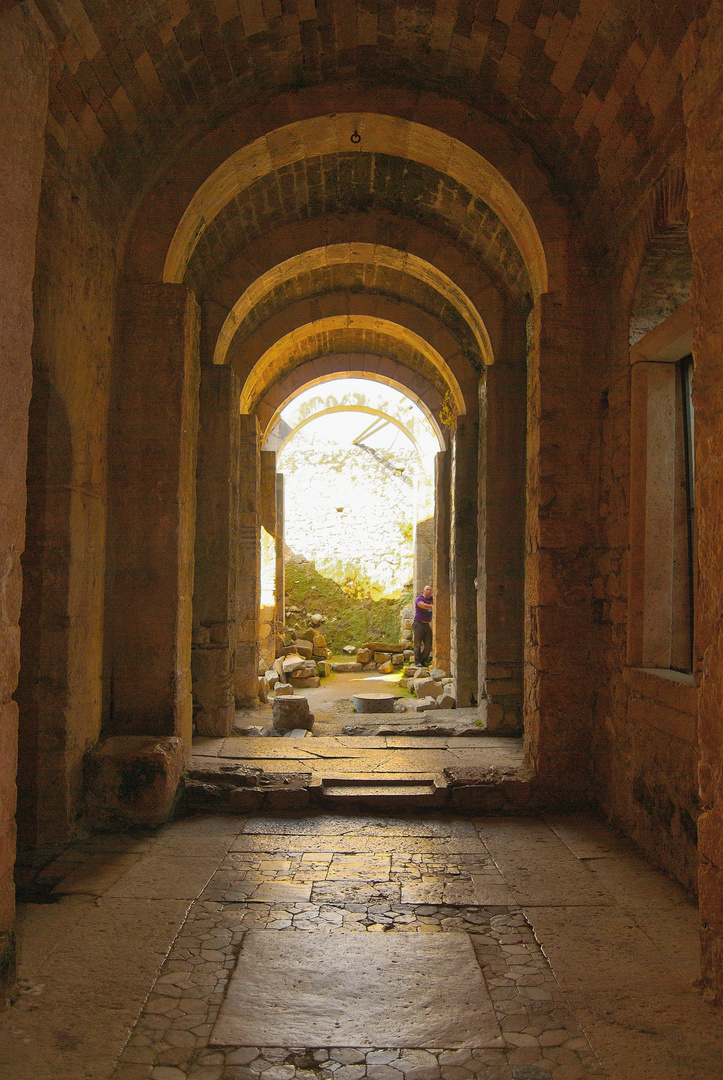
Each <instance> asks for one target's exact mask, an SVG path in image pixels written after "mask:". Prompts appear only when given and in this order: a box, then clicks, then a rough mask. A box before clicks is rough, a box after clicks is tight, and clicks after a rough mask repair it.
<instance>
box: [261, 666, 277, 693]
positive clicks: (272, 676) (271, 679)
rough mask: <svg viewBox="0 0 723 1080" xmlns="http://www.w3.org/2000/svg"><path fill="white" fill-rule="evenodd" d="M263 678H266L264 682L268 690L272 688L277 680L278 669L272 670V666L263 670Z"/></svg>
mask: <svg viewBox="0 0 723 1080" xmlns="http://www.w3.org/2000/svg"><path fill="white" fill-rule="evenodd" d="M264 679H265V680H266V684H267V686H268V688H269V690H273V688H274V687H275V686H276V684H277V682H278V681H279V673H278V671H274V669H273V668H269V670H268V671H265V672H264Z"/></svg>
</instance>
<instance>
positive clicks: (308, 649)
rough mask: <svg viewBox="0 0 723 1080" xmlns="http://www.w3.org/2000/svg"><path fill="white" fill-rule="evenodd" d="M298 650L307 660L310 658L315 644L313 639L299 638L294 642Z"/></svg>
mask: <svg viewBox="0 0 723 1080" xmlns="http://www.w3.org/2000/svg"><path fill="white" fill-rule="evenodd" d="M294 645H295V646H296V651H297V653H298V654H299V656H303V657H304V659H305V660H310V659H311V655H312V653H313V651H314V645H313V643H312V642H311V641H304V639H303V638H297V639H296V641H295V642H294Z"/></svg>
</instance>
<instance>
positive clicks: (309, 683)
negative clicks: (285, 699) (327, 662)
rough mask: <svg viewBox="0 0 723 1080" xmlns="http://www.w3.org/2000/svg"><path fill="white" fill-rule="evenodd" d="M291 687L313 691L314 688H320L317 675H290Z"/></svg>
mask: <svg viewBox="0 0 723 1080" xmlns="http://www.w3.org/2000/svg"><path fill="white" fill-rule="evenodd" d="M291 685H292V686H295V687H296V688H297V689H299V690H313V689H314V688H315V687H317V686H321V679H320V678H319V676H318V675H302V676H296V675H292V676H291Z"/></svg>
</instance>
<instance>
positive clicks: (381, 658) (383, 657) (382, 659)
mask: <svg viewBox="0 0 723 1080" xmlns="http://www.w3.org/2000/svg"><path fill="white" fill-rule="evenodd" d="M391 658H392V654H391V653H390V652H375V653H374V663H375V664H386V663H387V662H388V661H389V660H391Z"/></svg>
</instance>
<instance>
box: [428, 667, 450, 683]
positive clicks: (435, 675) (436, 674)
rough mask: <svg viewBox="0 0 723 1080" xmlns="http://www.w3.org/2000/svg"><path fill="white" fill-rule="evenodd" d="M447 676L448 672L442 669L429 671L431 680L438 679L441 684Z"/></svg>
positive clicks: (435, 668)
mask: <svg viewBox="0 0 723 1080" xmlns="http://www.w3.org/2000/svg"><path fill="white" fill-rule="evenodd" d="M446 674H447V672H446V671H443V670H442V668H438V667H434V668H430V669H429V677H430V679H436V680H437V682H441V681H442V679H443V678H444V677H445V675H446Z"/></svg>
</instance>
